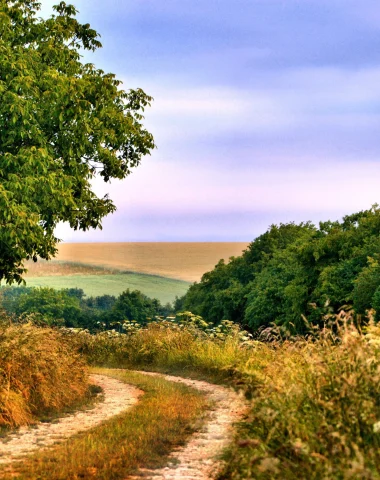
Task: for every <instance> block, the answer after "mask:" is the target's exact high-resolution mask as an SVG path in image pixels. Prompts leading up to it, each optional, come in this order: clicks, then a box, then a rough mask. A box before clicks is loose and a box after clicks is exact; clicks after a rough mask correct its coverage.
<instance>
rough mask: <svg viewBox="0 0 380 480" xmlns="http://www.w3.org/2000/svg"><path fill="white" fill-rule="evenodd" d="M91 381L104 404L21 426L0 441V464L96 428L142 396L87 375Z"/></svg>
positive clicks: (119, 384)
mask: <svg viewBox="0 0 380 480" xmlns="http://www.w3.org/2000/svg"><path fill="white" fill-rule="evenodd" d="M90 381H91V383H94V384H96V385H99V386H100V387H101V388H102V389H103V394H104V400H103V401H101V402H99V403H96V404H95V406H94V408H91V409H90V410H84V411H79V412H76V413H74V414H72V415H68V416H67V417H63V418H61V419H60V420H59V421H58V422H56V423H39V424H38V425H37V426H31V427H21V428H20V429H19V430H18V431H17V432H16V433H14V434H12V435H9V436H7V437H6V438H5V439H0V465H1V464H9V463H12V462H14V461H20V460H21V459H22V457H25V455H30V454H31V453H34V452H35V451H37V450H39V449H41V448H44V447H49V446H51V445H53V444H55V443H57V442H61V441H63V440H66V439H67V438H69V437H71V436H72V435H75V434H76V433H79V432H83V431H85V430H89V429H90V428H93V427H96V426H97V425H99V424H100V423H102V422H104V421H105V420H108V419H109V418H111V417H113V416H114V415H118V414H119V413H121V412H123V411H125V410H127V409H128V408H131V407H132V406H133V405H135V404H136V403H137V402H138V399H139V397H140V395H142V394H143V392H142V391H141V390H139V389H138V388H136V387H134V386H132V385H128V384H126V383H124V382H121V381H120V380H116V379H115V378H111V377H108V376H106V375H90Z"/></svg>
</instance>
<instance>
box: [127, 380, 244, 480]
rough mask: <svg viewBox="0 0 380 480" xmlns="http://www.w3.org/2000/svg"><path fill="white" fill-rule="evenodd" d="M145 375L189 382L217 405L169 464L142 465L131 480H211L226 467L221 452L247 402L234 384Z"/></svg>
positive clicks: (227, 442) (174, 453) (174, 454)
mask: <svg viewBox="0 0 380 480" xmlns="http://www.w3.org/2000/svg"><path fill="white" fill-rule="evenodd" d="M139 373H144V374H145V375H152V376H160V377H162V378H164V379H165V380H170V381H171V382H178V383H183V384H185V385H188V386H189V387H192V388H195V389H196V390H200V391H202V392H204V393H205V394H206V395H207V397H208V398H209V400H210V401H211V402H212V404H213V405H214V407H213V410H212V411H211V412H210V417H209V418H208V420H207V422H206V424H205V426H204V428H203V430H202V431H200V432H197V433H195V434H194V435H192V436H191V437H190V440H189V442H188V443H187V444H186V445H185V446H183V447H179V448H178V449H176V450H175V451H173V452H172V453H171V454H170V460H169V463H168V465H167V466H166V467H164V468H160V469H155V470H148V469H141V470H140V471H139V473H138V474H137V475H134V476H133V477H128V479H129V480H132V479H133V480H142V479H143V478H144V479H148V478H149V479H153V480H210V479H213V478H215V477H216V476H217V474H218V472H220V471H221V469H222V468H223V461H222V460H221V458H220V457H221V454H222V453H223V451H224V450H225V449H226V447H228V445H229V444H230V442H231V441H232V439H233V434H234V429H233V424H234V423H236V422H238V421H239V420H241V418H242V417H243V415H244V413H245V412H246V411H247V403H246V401H245V399H244V397H243V396H242V395H239V394H238V393H236V392H235V391H234V390H232V389H231V388H226V387H222V386H220V385H214V384H211V383H208V382H203V381H199V380H191V379H188V378H181V377H174V376H171V375H163V374H159V373H151V372H139Z"/></svg>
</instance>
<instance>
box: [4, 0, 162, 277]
mask: <svg viewBox="0 0 380 480" xmlns="http://www.w3.org/2000/svg"><path fill="white" fill-rule="evenodd" d="M54 8H55V11H56V14H55V15H53V16H51V17H50V18H48V19H47V20H45V19H42V18H39V17H38V9H39V3H38V2H37V1H35V0H0V225H1V229H0V279H2V278H5V280H6V281H8V282H12V281H13V280H16V281H17V282H21V277H22V274H23V273H24V271H25V269H24V267H23V261H24V260H25V259H29V258H32V259H33V260H37V257H38V256H39V257H41V258H44V259H49V258H50V257H51V256H52V255H54V254H55V252H56V244H57V241H58V240H57V238H55V236H54V228H55V226H56V225H57V223H58V222H60V221H66V222H68V223H69V224H70V226H71V227H72V228H74V229H82V230H87V229H88V228H96V227H100V226H101V220H102V218H103V217H104V216H105V215H107V214H108V213H110V212H112V211H114V209H115V207H114V205H113V203H112V201H111V200H110V199H109V198H108V197H107V196H105V197H104V198H98V197H97V196H96V194H95V193H94V192H93V190H92V185H91V180H92V179H93V178H94V177H95V176H96V175H100V176H101V177H102V178H103V179H104V181H108V180H110V179H112V178H119V179H122V178H125V177H126V176H127V175H128V174H129V173H130V171H131V168H133V167H135V166H137V165H138V164H139V163H140V160H141V157H142V156H143V155H146V154H149V153H150V151H151V150H152V149H153V148H154V142H153V138H152V136H151V134H150V133H149V132H147V131H146V130H145V129H144V127H143V125H142V123H141V121H142V119H143V116H142V114H141V113H142V112H143V111H144V108H145V107H146V106H147V105H149V104H150V102H151V97H149V96H147V95H146V94H145V93H144V92H143V91H142V90H141V89H137V90H130V91H129V92H125V91H123V90H121V89H119V86H120V83H121V82H120V81H119V80H117V79H116V78H115V76H114V75H113V74H107V73H105V72H103V71H102V70H99V69H96V68H95V66H94V65H93V64H89V63H88V64H84V63H82V62H81V55H80V51H81V50H95V49H97V48H99V47H101V44H100V42H99V41H98V34H97V33H96V32H95V31H94V30H93V29H91V28H90V25H89V24H84V25H82V24H80V23H79V22H78V21H77V20H76V18H75V15H76V10H75V8H74V7H73V6H72V5H66V4H65V2H60V3H59V5H58V6H56V7H54Z"/></svg>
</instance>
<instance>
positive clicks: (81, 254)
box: [56, 242, 248, 282]
mask: <svg viewBox="0 0 380 480" xmlns="http://www.w3.org/2000/svg"><path fill="white" fill-rule="evenodd" d="M247 246H248V243H243V242H212V243H211V242H204V243H203V242H199V243H198V242H197V243H195V242H194V243H193V242H191V243H190V242H186V243H185V242H175V243H174V242H173V243H170V242H159V243H158V242H157V243H150V242H138V243H135V242H134V243H132V242H128V243H62V244H61V245H60V246H59V252H58V254H57V257H56V259H57V260H60V261H64V262H79V263H83V264H86V265H94V266H102V267H108V268H114V269H120V270H129V271H132V272H139V273H148V274H153V275H161V276H164V277H169V278H177V279H180V280H186V281H190V282H194V281H198V280H199V279H200V278H201V276H202V275H203V274H204V273H205V272H208V271H210V270H211V269H213V268H214V266H215V265H216V263H217V262H218V261H219V260H220V259H221V258H224V259H225V260H228V259H229V257H231V256H237V255H241V253H242V251H243V250H244V249H246V248H247Z"/></svg>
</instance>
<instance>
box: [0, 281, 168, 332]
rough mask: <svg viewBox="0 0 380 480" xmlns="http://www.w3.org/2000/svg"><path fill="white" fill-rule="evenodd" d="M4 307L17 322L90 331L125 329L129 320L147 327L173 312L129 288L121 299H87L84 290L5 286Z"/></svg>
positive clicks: (1, 299) (1, 293) (1, 294)
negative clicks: (26, 319)
mask: <svg viewBox="0 0 380 480" xmlns="http://www.w3.org/2000/svg"><path fill="white" fill-rule="evenodd" d="M0 305H1V307H2V308H3V309H4V310H5V312H6V313H7V314H8V315H11V316H13V318H15V319H23V318H28V317H29V318H30V319H32V320H33V323H36V324H41V325H48V326H64V327H68V328H85V329H88V330H90V331H92V332H93V331H98V330H107V329H117V330H122V325H123V322H124V321H125V320H130V321H135V322H137V323H139V324H142V325H144V324H146V323H147V322H149V321H150V320H152V319H154V318H155V317H157V316H163V317H166V316H168V315H170V314H171V313H172V312H173V307H172V305H170V304H166V305H162V304H161V303H160V301H159V300H157V299H155V298H149V297H147V296H146V295H144V294H143V293H141V292H140V291H138V290H133V291H131V290H129V289H127V290H126V291H125V292H123V293H122V294H121V295H119V296H118V297H115V296H111V295H102V296H100V297H88V298H87V297H85V295H84V292H83V290H82V289H80V288H68V289H62V290H55V289H53V288H48V287H44V288H30V287H3V288H2V289H1V290H0Z"/></svg>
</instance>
